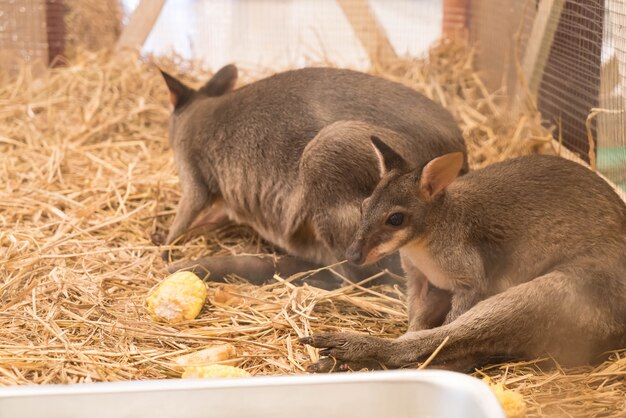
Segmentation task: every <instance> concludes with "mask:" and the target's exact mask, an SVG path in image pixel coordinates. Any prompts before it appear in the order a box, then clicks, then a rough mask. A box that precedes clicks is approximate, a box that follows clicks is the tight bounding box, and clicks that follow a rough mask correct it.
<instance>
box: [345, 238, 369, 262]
mask: <svg viewBox="0 0 626 418" xmlns="http://www.w3.org/2000/svg"><path fill="white" fill-rule="evenodd" d="M363 249H364V248H363V240H362V239H360V240H356V241H354V242H353V243H352V244H351V245H350V246H349V247H348V249H347V250H346V260H348V261H349V262H351V263H352V264H355V265H357V266H360V265H362V264H363V263H364V262H365V257H364V255H365V256H367V253H366V252H365V251H363Z"/></svg>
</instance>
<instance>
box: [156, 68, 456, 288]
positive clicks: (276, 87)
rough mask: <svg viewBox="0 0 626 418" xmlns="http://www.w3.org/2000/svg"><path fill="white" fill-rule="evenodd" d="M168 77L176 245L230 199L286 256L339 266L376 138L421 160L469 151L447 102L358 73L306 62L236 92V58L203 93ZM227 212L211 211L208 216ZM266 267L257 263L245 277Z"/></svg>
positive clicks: (231, 208) (171, 237) (240, 219)
mask: <svg viewBox="0 0 626 418" xmlns="http://www.w3.org/2000/svg"><path fill="white" fill-rule="evenodd" d="M164 77H165V80H166V82H167V84H168V87H169V89H170V92H171V93H172V96H173V99H172V104H173V105H174V111H173V113H172V117H171V124H170V143H171V146H172V149H173V151H174V157H175V161H176V166H177V168H178V172H179V176H180V181H181V187H182V197H181V200H180V203H179V207H178V209H177V212H176V217H175V219H174V222H173V224H172V227H171V229H170V231H169V234H168V236H167V239H166V241H165V244H171V243H173V242H174V241H175V240H177V239H178V238H179V237H180V236H181V235H182V234H183V233H185V232H186V231H187V230H188V228H189V227H190V225H191V224H192V222H193V221H194V219H195V218H196V217H197V216H198V214H199V213H200V212H202V211H203V210H206V208H207V207H209V206H210V205H211V203H212V202H213V201H215V200H216V199H219V200H220V201H221V202H223V205H220V206H219V210H220V211H223V213H224V214H226V215H227V218H230V219H231V220H233V221H235V222H237V223H241V224H247V225H250V226H251V227H252V228H254V229H255V230H256V231H257V232H258V233H259V234H260V235H261V236H262V237H263V238H265V239H266V240H267V241H269V242H271V243H272V244H274V245H276V246H278V247H280V248H282V249H283V250H284V251H285V252H286V253H287V254H289V255H292V256H296V257H298V258H300V259H302V260H303V261H304V262H308V263H315V264H317V265H325V264H331V263H335V262H337V261H340V260H342V259H343V258H344V253H345V250H346V248H347V246H348V244H349V243H350V242H351V240H352V237H353V235H354V233H355V232H356V230H357V228H358V222H359V216H360V205H361V201H362V200H363V199H364V198H365V197H367V196H368V195H369V194H371V192H372V190H373V189H374V187H375V186H376V183H377V182H378V180H379V177H380V174H379V171H378V169H377V168H376V161H377V159H376V156H375V153H374V151H373V150H372V148H371V146H370V143H369V137H370V135H372V134H377V135H381V136H384V137H385V138H388V140H389V142H390V144H391V146H393V147H394V148H395V149H396V150H397V151H398V152H399V153H400V154H401V155H403V156H404V157H406V158H407V159H409V160H411V161H414V162H416V163H418V164H419V163H420V162H426V161H429V160H430V159H432V158H434V157H436V156H438V155H441V154H445V153H448V152H452V151H462V152H464V151H465V145H464V143H463V139H462V136H461V133H460V131H459V129H458V127H457V126H456V124H455V122H454V120H453V119H452V117H451V116H450V114H449V113H448V112H447V111H446V110H444V109H443V108H442V107H441V106H439V105H437V104H435V103H434V102H432V101H430V100H429V99H427V98H426V97H424V96H422V95H421V94H419V93H417V92H415V91H413V90H411V89H409V88H407V87H404V86H402V85H400V84H397V83H393V82H391V81H387V80H384V79H381V78H377V77H373V76H370V75H366V74H363V73H359V72H354V71H349V70H339V69H331V68H306V69H302V70H295V71H288V72H285V73H281V74H277V75H275V76H272V77H269V78H267V79H264V80H261V81H258V82H256V83H253V84H250V85H247V86H245V87H243V88H240V89H238V90H234V91H232V86H233V85H234V79H236V69H235V67H233V66H227V67H225V68H224V69H222V70H220V71H219V72H218V73H217V74H216V75H215V77H214V78H213V79H211V80H210V81H209V83H207V86H205V87H203V88H201V89H200V90H199V91H194V90H191V89H190V88H188V87H186V86H184V85H183V84H182V83H180V82H179V81H177V80H176V79H174V78H173V77H171V76H169V75H167V74H164ZM466 169H467V164H466V160H465V159H464V171H466ZM219 215H221V214H215V213H211V211H209V213H206V211H205V216H206V217H207V218H209V219H221V218H222V216H219ZM168 255H169V253H167V252H166V253H165V254H164V256H165V257H167V256H168ZM396 259H397V257H396ZM216 262H217V263H218V264H219V266H218V267H219V268H216V264H215V263H216ZM229 263H232V265H233V267H234V266H240V265H241V263H240V261H239V260H234V259H232V258H228V257H227V258H222V259H220V260H219V261H218V260H217V259H216V258H215V257H210V258H204V259H201V260H196V261H194V262H187V263H183V264H178V265H175V266H174V268H180V267H191V266H196V267H197V268H198V270H209V271H213V272H216V271H218V270H220V271H228V264H229ZM240 270H241V269H240ZM243 270H246V269H243ZM270 270H271V269H270ZM362 270H364V272H368V273H367V274H371V273H370V271H371V269H362ZM268 271H269V270H268ZM256 272H258V266H256V264H251V268H250V269H249V270H248V271H247V273H249V274H245V275H244V277H250V276H251V275H252V274H253V273H256ZM244 273H246V271H244ZM213 275H214V276H215V274H213ZM254 276H256V278H259V277H260V276H262V277H263V278H265V277H266V275H260V276H259V275H258V274H254ZM269 277H270V278H271V275H270V276H269ZM214 278H218V277H214Z"/></svg>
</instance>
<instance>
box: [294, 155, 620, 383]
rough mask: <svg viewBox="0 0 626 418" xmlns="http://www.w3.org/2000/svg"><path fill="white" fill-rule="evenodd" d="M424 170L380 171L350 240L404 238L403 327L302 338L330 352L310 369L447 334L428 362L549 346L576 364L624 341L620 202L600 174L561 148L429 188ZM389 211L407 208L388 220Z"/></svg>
mask: <svg viewBox="0 0 626 418" xmlns="http://www.w3.org/2000/svg"><path fill="white" fill-rule="evenodd" d="M442 158H445V156H444V157H442ZM421 173H422V172H421V170H420V169H416V170H411V171H408V172H398V171H390V172H389V173H388V174H387V175H386V176H385V177H384V178H383V179H382V181H381V182H380V184H379V185H378V186H377V188H376V190H375V191H374V192H373V194H372V196H371V197H370V198H368V199H367V200H366V201H365V202H364V208H363V219H362V222H361V226H360V229H359V232H358V233H357V236H356V239H355V244H353V245H354V246H356V247H360V248H366V247H367V251H376V248H379V247H381V246H385V245H386V244H385V243H386V242H394V243H395V245H394V246H393V247H392V248H389V247H388V246H387V247H386V248H388V250H389V251H392V250H395V249H397V248H398V247H402V249H401V250H400V254H401V257H402V262H403V266H404V267H405V270H406V278H407V280H408V283H409V301H408V303H409V331H408V332H407V333H406V334H405V335H404V336H403V337H400V338H398V339H395V340H387V339H381V338H375V337H371V336H367V335H359V334H351V333H342V334H320V335H315V336H313V337H309V338H306V339H304V340H303V342H304V343H307V344H311V345H313V346H315V347H319V348H324V349H325V350H324V351H323V352H322V353H323V354H325V355H327V356H330V357H332V358H329V359H322V361H321V362H320V363H318V364H316V365H314V366H313V369H314V370H316V371H329V370H331V369H333V368H335V366H338V367H339V368H348V367H352V366H355V367H359V366H362V365H364V364H365V365H368V366H370V367H380V366H383V367H402V366H406V365H409V364H415V363H417V362H420V361H423V360H425V359H426V357H428V356H429V355H430V354H431V353H432V352H433V351H434V350H435V349H436V348H437V346H438V345H439V344H441V343H442V342H443V340H444V339H445V338H446V337H449V341H448V342H447V344H446V345H445V347H444V348H443V349H442V351H441V352H440V353H439V355H438V356H437V357H436V358H435V361H434V363H433V364H434V365H437V366H439V367H445V368H451V369H461V370H468V369H471V368H473V367H475V366H478V365H480V364H482V363H484V362H487V361H489V360H493V359H503V358H506V359H510V358H513V359H528V358H534V357H537V356H542V355H545V354H550V355H551V356H553V357H554V358H555V359H556V360H557V361H559V362H561V363H564V364H581V363H587V362H590V361H593V359H595V358H596V356H598V354H600V353H602V352H603V351H608V350H611V349H616V348H623V344H626V205H625V204H624V202H623V201H622V200H621V199H620V198H619V197H618V196H617V194H616V193H615V192H614V191H613V190H612V189H611V187H610V186H609V185H608V184H606V182H605V181H604V180H602V179H601V178H600V177H598V176H597V175H596V174H595V173H593V172H592V171H590V170H588V169H587V168H585V167H582V166H580V165H578V164H576V163H573V162H570V161H567V160H564V159H562V158H559V157H553V156H529V157H522V158H517V159H514V160H509V161H505V162H502V163H498V164H494V165H492V166H489V167H487V168H485V169H482V170H478V171H474V172H471V173H469V174H467V175H466V176H463V177H460V178H458V179H457V180H455V181H454V182H452V183H451V184H450V185H449V186H448V187H447V189H445V190H444V191H443V192H441V193H439V194H438V195H436V196H435V197H434V198H433V199H432V200H428V199H426V198H425V197H424V192H423V190H422V188H421V187H420V186H421V184H422V182H421V179H422V178H423V177H422V175H421ZM390 212H404V213H406V214H407V216H409V217H410V218H409V220H408V221H407V222H405V224H404V225H402V226H401V227H392V226H390V225H388V224H386V223H385V220H386V217H387V216H388V214H389V213H390ZM377 237H378V238H377ZM368 242H369V243H370V244H368ZM371 242H374V244H371ZM353 251H355V252H357V253H359V252H360V251H361V250H360V249H359V248H357V249H353ZM424 254H427V255H430V256H424ZM379 255H384V253H380V254H379ZM361 258H362V259H367V254H365V255H363V256H362V257H361ZM433 282H435V283H433ZM435 284H436V286H435Z"/></svg>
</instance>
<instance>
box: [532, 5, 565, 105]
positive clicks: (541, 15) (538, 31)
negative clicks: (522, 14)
mask: <svg viewBox="0 0 626 418" xmlns="http://www.w3.org/2000/svg"><path fill="white" fill-rule="evenodd" d="M564 5H565V0H541V2H540V3H539V8H538V10H537V14H536V16H535V20H534V22H533V28H532V31H531V32H530V38H529V39H528V44H527V45H526V53H525V54H524V60H523V61H522V71H523V75H524V78H525V79H526V83H527V87H528V92H529V93H530V94H531V95H532V96H533V97H537V93H538V92H539V86H540V85H541V80H542V78H543V70H544V68H545V67H546V63H547V62H548V56H549V55H550V50H551V49H552V41H553V40H554V34H555V33H556V29H557V27H558V26H559V20H560V19H561V12H562V11H563V6H564Z"/></svg>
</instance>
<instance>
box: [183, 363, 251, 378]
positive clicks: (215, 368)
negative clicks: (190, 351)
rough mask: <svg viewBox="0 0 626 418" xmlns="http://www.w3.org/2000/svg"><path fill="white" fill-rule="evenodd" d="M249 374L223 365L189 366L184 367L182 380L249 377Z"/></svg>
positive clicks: (237, 368)
mask: <svg viewBox="0 0 626 418" xmlns="http://www.w3.org/2000/svg"><path fill="white" fill-rule="evenodd" d="M250 376H251V375H250V373H248V372H247V371H245V370H243V369H240V368H239V367H233V366H226V365H223V364H212V365H210V366H189V367H185V371H184V373H183V376H182V377H183V378H184V379H189V378H191V379H193V378H196V379H206V378H219V377H250Z"/></svg>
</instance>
